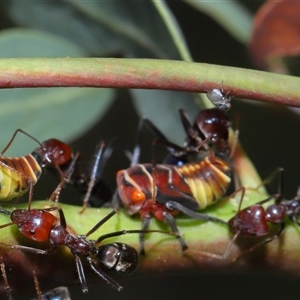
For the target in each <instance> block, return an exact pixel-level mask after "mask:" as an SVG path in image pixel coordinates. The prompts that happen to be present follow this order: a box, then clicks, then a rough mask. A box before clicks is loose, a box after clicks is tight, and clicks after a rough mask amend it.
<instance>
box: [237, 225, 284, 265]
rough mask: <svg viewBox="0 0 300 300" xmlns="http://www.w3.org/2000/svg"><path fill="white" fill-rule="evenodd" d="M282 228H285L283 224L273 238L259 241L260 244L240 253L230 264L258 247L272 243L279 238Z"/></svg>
mask: <svg viewBox="0 0 300 300" xmlns="http://www.w3.org/2000/svg"><path fill="white" fill-rule="evenodd" d="M284 228H285V224H284V223H282V224H280V228H279V230H278V231H277V233H276V234H274V235H273V236H271V237H269V238H267V239H265V240H264V241H261V242H260V243H258V244H256V245H254V246H252V247H251V248H249V249H247V250H245V251H241V253H240V254H238V255H237V256H236V257H235V258H234V259H233V260H232V262H235V261H236V260H238V259H239V258H240V256H242V255H244V254H245V253H248V252H252V251H254V250H255V249H257V248H259V247H261V246H263V245H265V244H268V243H270V242H272V241H273V240H275V239H277V238H279V236H280V234H281V233H282V231H283V230H284Z"/></svg>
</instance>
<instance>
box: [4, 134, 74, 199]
mask: <svg viewBox="0 0 300 300" xmlns="http://www.w3.org/2000/svg"><path fill="white" fill-rule="evenodd" d="M18 132H21V133H23V134H25V135H26V136H28V137H30V138H31V139H33V140H34V141H36V142H37V143H38V144H39V145H40V147H39V148H37V149H36V150H34V151H33V152H32V153H31V154H28V155H25V156H21V157H12V158H11V157H4V156H3V154H4V152H5V151H6V150H7V149H8V148H9V146H10V145H11V143H12V142H13V140H14V138H15V137H16V134H17V133H18ZM71 157H72V150H71V148H70V147H69V146H68V145H67V144H65V143H63V142H61V141H59V140H57V139H49V140H47V141H45V142H43V143H40V142H39V141H38V140H37V139H35V138H34V137H32V136H31V135H29V134H28V133H26V132H25V131H23V130H21V129H18V130H16V132H15V133H14V135H13V136H12V138H11V140H10V141H9V143H8V144H7V146H6V147H5V148H4V150H3V151H2V152H1V154H0V200H1V201H6V200H11V199H13V198H17V197H20V196H22V195H23V194H25V193H26V192H27V191H28V190H29V191H30V196H29V197H30V199H31V198H32V190H33V185H34V184H36V182H37V181H38V179H39V178H40V176H41V174H42V168H56V169H57V170H58V171H59V172H60V175H61V177H63V174H62V172H61V170H60V168H59V166H60V165H62V164H65V163H66V162H67V161H69V160H70V159H71Z"/></svg>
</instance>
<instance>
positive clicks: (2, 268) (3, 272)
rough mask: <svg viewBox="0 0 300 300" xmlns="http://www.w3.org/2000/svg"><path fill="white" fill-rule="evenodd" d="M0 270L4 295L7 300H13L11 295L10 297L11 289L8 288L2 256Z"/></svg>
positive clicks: (0, 257)
mask: <svg viewBox="0 0 300 300" xmlns="http://www.w3.org/2000/svg"><path fill="white" fill-rule="evenodd" d="M0 269H1V273H2V277H3V280H4V289H5V292H6V295H7V297H8V300H13V298H12V295H11V287H10V286H9V283H8V279H7V274H6V270H5V264H4V262H3V259H2V256H0Z"/></svg>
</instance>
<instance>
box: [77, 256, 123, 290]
mask: <svg viewBox="0 0 300 300" xmlns="http://www.w3.org/2000/svg"><path fill="white" fill-rule="evenodd" d="M76 258H77V256H76ZM78 259H79V257H78ZM86 259H87V260H88V262H89V264H90V266H91V268H92V270H93V271H94V272H95V273H96V274H98V275H99V276H100V277H101V278H102V279H103V280H105V281H106V283H108V284H110V285H111V286H112V287H114V288H115V289H116V290H117V291H119V292H120V291H121V290H122V289H123V287H122V286H121V285H119V284H118V283H117V282H116V281H114V280H113V279H112V278H111V277H109V276H108V275H107V274H105V273H104V272H103V271H102V270H101V269H100V268H99V267H98V266H97V265H96V264H95V263H94V262H93V260H92V259H91V258H90V257H89V256H87V257H86ZM79 262H80V265H81V268H82V263H81V261H80V259H79ZM76 264H77V260H76ZM82 272H83V270H82ZM78 274H79V273H78ZM83 283H85V284H86V282H85V278H84V282H83ZM82 291H83V292H84V293H86V292H87V291H88V290H87V287H86V291H84V290H83V289H82Z"/></svg>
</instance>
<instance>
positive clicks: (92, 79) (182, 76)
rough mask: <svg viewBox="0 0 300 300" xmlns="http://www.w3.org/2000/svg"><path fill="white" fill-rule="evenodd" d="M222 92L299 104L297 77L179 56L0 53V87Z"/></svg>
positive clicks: (299, 89)
mask: <svg viewBox="0 0 300 300" xmlns="http://www.w3.org/2000/svg"><path fill="white" fill-rule="evenodd" d="M222 80H223V82H224V92H225V93H226V92H230V95H232V96H235V97H238V98H246V99H253V100H260V101H267V102H272V103H279V104H284V105H290V106H300V79H299V78H297V77H293V76H287V75H281V74H274V73H267V72H261V71H255V70H248V69H240V68H233V67H227V66H217V65H209V64H200V63H192V62H182V61H168V60H156V59H116V58H12V59H0V88H21V87H23V88H25V87H115V88H139V89H163V90H177V91H188V92H197V93H199V92H200V93H201V92H206V91H208V90H211V89H213V88H218V87H219V86H220V84H221V81H222Z"/></svg>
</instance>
